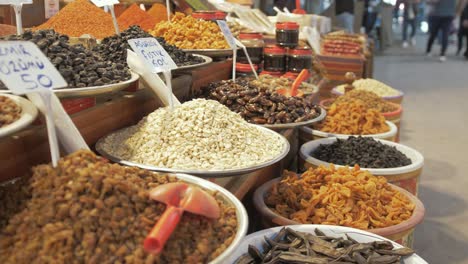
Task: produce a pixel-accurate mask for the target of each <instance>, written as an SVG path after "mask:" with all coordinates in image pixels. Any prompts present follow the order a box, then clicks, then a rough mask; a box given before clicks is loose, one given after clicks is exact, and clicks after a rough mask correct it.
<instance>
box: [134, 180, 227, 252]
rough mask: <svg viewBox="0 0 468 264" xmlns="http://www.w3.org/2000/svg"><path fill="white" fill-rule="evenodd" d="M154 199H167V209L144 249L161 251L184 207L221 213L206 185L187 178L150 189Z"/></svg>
mask: <svg viewBox="0 0 468 264" xmlns="http://www.w3.org/2000/svg"><path fill="white" fill-rule="evenodd" d="M150 198H151V199H152V200H155V201H158V202H161V203H165V204H166V205H167V207H166V211H164V213H163V215H162V216H161V218H160V219H159V221H158V222H157V223H156V225H155V226H154V227H153V229H152V230H151V232H150V233H149V234H148V236H147V237H146V239H145V241H144V245H143V246H144V249H145V250H146V251H147V252H149V253H152V254H159V253H160V252H161V251H162V249H163V248H164V245H165V244H166V241H167V240H168V239H169V237H170V236H171V234H172V232H174V230H175V228H176V227H177V224H178V223H179V221H180V219H181V217H182V214H183V213H184V211H187V212H190V213H192V214H197V215H201V216H204V217H207V218H211V219H217V218H219V217H220V211H221V210H220V208H219V205H218V202H216V199H215V198H214V197H213V196H211V195H210V194H208V193H206V192H205V191H203V190H202V189H200V188H198V187H195V186H192V185H189V184H187V183H183V182H175V183H168V184H164V185H160V186H158V187H156V188H154V189H152V190H151V191H150Z"/></svg>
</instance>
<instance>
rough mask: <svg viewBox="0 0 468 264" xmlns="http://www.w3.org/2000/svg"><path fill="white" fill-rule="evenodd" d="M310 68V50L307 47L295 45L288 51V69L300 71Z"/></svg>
mask: <svg viewBox="0 0 468 264" xmlns="http://www.w3.org/2000/svg"><path fill="white" fill-rule="evenodd" d="M303 69H307V70H309V71H310V70H311V69H312V50H311V49H310V48H308V47H296V48H295V49H290V50H289V51H288V71H290V72H301V71H302V70H303Z"/></svg>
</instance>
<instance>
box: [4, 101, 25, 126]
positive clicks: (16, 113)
mask: <svg viewBox="0 0 468 264" xmlns="http://www.w3.org/2000/svg"><path fill="white" fill-rule="evenodd" d="M20 117H21V107H20V106H19V105H18V104H17V103H16V102H15V101H13V100H11V99H10V98H8V97H6V96H1V95H0V128H1V127H4V126H6V125H9V124H11V123H13V122H15V121H16V120H18V119H19V118H20Z"/></svg>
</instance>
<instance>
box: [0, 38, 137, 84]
mask: <svg viewBox="0 0 468 264" xmlns="http://www.w3.org/2000/svg"><path fill="white" fill-rule="evenodd" d="M5 40H27V41H32V42H34V43H35V44H36V45H37V46H38V47H39V48H40V49H41V51H42V52H43V53H44V54H45V55H46V56H47V57H48V58H49V60H50V61H51V62H52V64H53V65H54V66H55V68H57V70H58V71H59V72H60V74H61V75H62V76H63V78H64V79H65V81H67V83H68V86H69V87H73V88H83V87H90V86H102V85H106V84H114V83H119V82H122V81H125V80H128V79H130V77H131V75H130V71H129V70H128V68H127V66H126V65H125V64H123V63H119V62H112V61H109V60H105V59H103V58H101V57H100V56H99V55H98V54H97V53H95V52H92V51H91V50H88V49H86V48H85V47H84V46H83V45H80V44H78V45H71V44H70V43H69V37H68V36H66V35H60V34H58V33H56V32H55V31H53V30H38V31H35V32H32V31H26V32H24V34H22V35H12V36H10V37H8V38H7V39H5ZM4 87H5V86H4V85H3V84H1V85H0V88H4ZM4 89H5V88H4Z"/></svg>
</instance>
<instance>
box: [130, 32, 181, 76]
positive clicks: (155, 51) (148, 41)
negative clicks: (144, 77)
mask: <svg viewBox="0 0 468 264" xmlns="http://www.w3.org/2000/svg"><path fill="white" fill-rule="evenodd" d="M128 44H129V45H130V47H132V49H133V51H135V53H136V54H137V55H138V56H139V57H140V58H141V59H142V60H143V62H144V63H145V65H146V66H147V67H149V69H151V72H152V73H159V72H168V71H169V72H170V71H171V70H173V69H177V65H176V64H175V62H174V61H173V60H172V58H171V56H170V55H169V54H168V53H167V52H166V50H165V49H164V48H163V47H162V46H161V44H159V42H158V41H157V40H156V39H155V38H139V39H129V40H128Z"/></svg>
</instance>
